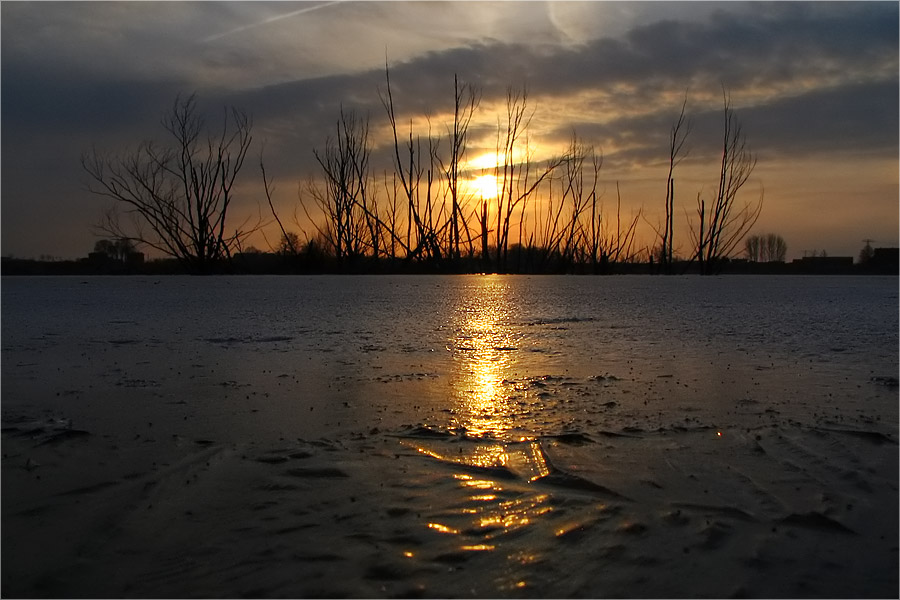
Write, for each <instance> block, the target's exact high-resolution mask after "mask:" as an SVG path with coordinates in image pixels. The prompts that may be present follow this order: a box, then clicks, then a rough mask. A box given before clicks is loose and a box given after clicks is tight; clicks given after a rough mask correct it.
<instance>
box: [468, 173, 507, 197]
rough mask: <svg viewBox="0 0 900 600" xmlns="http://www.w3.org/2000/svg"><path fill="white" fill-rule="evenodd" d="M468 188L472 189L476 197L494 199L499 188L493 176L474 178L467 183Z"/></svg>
mask: <svg viewBox="0 0 900 600" xmlns="http://www.w3.org/2000/svg"><path fill="white" fill-rule="evenodd" d="M469 187H471V188H472V189H473V191H474V192H475V194H476V195H477V196H480V197H481V198H484V199H485V200H487V199H489V198H496V197H497V194H499V193H500V186H498V185H497V178H496V177H494V176H493V175H482V176H480V177H476V178H475V179H473V180H472V181H471V182H470V183H469Z"/></svg>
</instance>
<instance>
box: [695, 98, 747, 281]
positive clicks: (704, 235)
mask: <svg viewBox="0 0 900 600" xmlns="http://www.w3.org/2000/svg"><path fill="white" fill-rule="evenodd" d="M722 97H723V103H724V111H723V117H724V118H723V124H722V125H723V126H722V158H721V161H720V163H719V185H718V190H717V193H716V196H715V198H713V200H712V202H711V204H710V206H709V207H708V208H709V210H708V211H707V205H706V201H705V200H704V199H703V198H701V197H700V195H699V194H698V196H697V215H698V217H699V220H698V231H697V232H694V230H693V228H692V229H691V236H692V238H693V242H694V248H695V249H696V254H695V256H696V258H697V260H699V262H700V273H701V274H704V275H707V274H710V273H715V272H716V271H717V270H718V268H719V263H720V261H721V259H723V258H726V257H728V256H729V255H731V253H732V252H733V251H734V250H735V249H736V248H737V246H738V244H740V242H741V240H742V239H743V238H744V236H745V235H747V233H748V232H749V231H750V229H751V228H752V227H753V225H754V224H755V223H756V220H757V219H758V218H759V215H760V213H761V212H762V203H763V196H762V193H760V197H759V200H758V201H756V202H748V203H745V204H744V205H742V206H739V205H738V204H737V194H738V191H739V190H740V189H741V188H742V187H743V186H744V184H745V183H747V180H748V179H749V178H750V174H751V173H753V170H754V169H755V168H756V156H755V155H754V154H753V153H752V152H751V151H750V147H749V146H748V145H747V139H746V137H745V135H744V130H743V127H742V126H741V123H740V121H739V120H738V119H737V117H736V116H735V115H734V109H732V107H731V98H730V97H729V96H728V94H727V92H726V91H725V90H723V91H722Z"/></svg>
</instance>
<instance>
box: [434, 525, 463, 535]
mask: <svg viewBox="0 0 900 600" xmlns="http://www.w3.org/2000/svg"><path fill="white" fill-rule="evenodd" d="M428 528H429V529H434V530H435V531H440V532H441V533H450V534H454V535H456V534H458V533H459V531H457V530H456V529H453V528H452V527H447V526H446V525H442V524H440V523H429V524H428Z"/></svg>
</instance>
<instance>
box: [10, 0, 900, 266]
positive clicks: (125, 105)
mask: <svg viewBox="0 0 900 600" xmlns="http://www.w3.org/2000/svg"><path fill="white" fill-rule="evenodd" d="M898 19H900V16H898V4H897V3H896V2H846V3H845V2H750V3H743V2H599V1H597V2H558V1H550V2H455V1H454V2H379V1H363V2H96V3H95V2H10V1H4V2H2V4H0V65H2V74H0V104H2V124H0V139H2V155H0V160H2V178H0V208H2V220H0V230H2V231H0V250H2V254H3V255H4V256H10V255H12V256H17V257H26V258H27V257H38V256H41V255H49V256H54V257H59V258H77V257H80V256H84V255H86V254H87V253H88V252H89V251H91V249H92V248H93V245H94V243H95V241H96V240H97V239H99V238H98V237H97V235H98V232H97V230H96V227H95V226H96V224H97V223H98V222H99V221H100V219H101V216H102V214H103V212H104V210H105V209H106V207H108V201H107V200H105V199H103V198H100V197H98V196H95V195H92V194H91V193H90V192H88V191H87V190H86V184H87V177H86V175H85V173H84V171H83V170H82V168H81V163H80V157H81V155H82V154H83V153H85V152H89V151H91V150H92V149H94V148H96V149H98V150H100V151H103V152H118V151H123V150H127V149H129V148H134V147H135V146H136V145H137V144H139V143H140V142H142V141H145V140H149V139H163V136H164V131H163V130H162V129H161V126H160V120H161V118H162V116H163V114H164V113H165V112H166V110H167V109H169V108H170V107H171V106H172V103H173V101H174V99H175V98H176V97H177V96H178V95H179V94H181V95H186V94H191V93H196V94H197V97H198V99H199V102H200V105H201V106H202V107H203V108H204V110H208V111H210V114H211V115H219V114H221V110H222V107H224V106H236V107H239V108H241V109H242V110H244V111H246V112H247V113H248V114H249V115H251V116H252V119H253V136H254V137H253V140H254V141H253V146H252V147H251V150H250V154H249V157H248V160H247V164H246V165H245V167H244V169H243V171H242V173H241V177H240V180H239V186H238V196H237V199H236V200H235V204H234V207H233V209H232V213H231V214H232V216H233V218H234V221H233V222H234V223H235V224H236V225H237V224H239V223H240V222H241V221H243V220H244V218H246V217H248V216H251V215H255V214H257V211H258V206H259V202H260V200H261V199H264V196H263V191H262V183H261V182H262V180H261V176H260V174H259V169H258V163H259V159H260V156H262V157H263V159H264V161H265V164H266V170H267V173H268V174H269V176H270V177H272V178H273V180H274V184H275V192H274V200H275V203H276V207H277V208H278V210H279V212H280V213H281V214H282V215H283V216H285V215H287V216H288V218H287V220H288V221H291V219H292V218H293V216H292V215H293V214H294V213H295V212H296V208H297V190H298V185H299V183H300V182H301V181H304V180H306V179H307V178H308V177H310V176H315V175H316V174H317V173H318V171H317V167H316V163H315V157H314V154H313V150H314V149H317V148H318V149H321V148H323V147H324V144H325V140H326V138H327V137H328V136H329V135H331V132H332V131H333V128H334V125H335V122H336V120H337V119H338V116H339V111H340V108H341V107H344V109H345V110H349V109H352V110H356V111H358V112H359V114H362V115H367V116H368V118H369V120H370V128H371V135H370V138H371V141H372V143H373V146H374V147H373V163H377V168H379V169H384V168H388V167H389V166H390V162H389V160H390V159H389V154H388V151H389V145H388V140H389V129H388V128H387V118H386V115H385V111H384V108H383V107H382V104H381V100H380V98H379V89H381V90H383V89H384V71H385V63H386V62H387V63H388V64H389V66H390V72H391V84H392V88H393V93H394V97H395V102H396V104H397V107H396V108H397V113H398V121H399V122H401V123H409V122H412V123H414V124H415V126H416V127H417V128H419V130H420V131H421V128H422V127H426V126H427V124H428V123H430V124H431V126H432V128H433V130H434V131H436V132H438V133H441V132H445V131H446V126H447V124H448V122H449V118H450V115H451V114H452V112H451V111H452V101H453V79H454V76H458V77H459V79H460V80H461V81H464V82H469V83H472V84H473V85H475V86H477V87H478V89H479V90H480V91H481V95H482V100H481V103H480V105H479V109H478V112H477V113H476V117H475V119H474V120H473V125H472V130H471V132H472V135H471V140H470V147H469V149H468V156H469V157H471V158H473V159H474V158H477V157H478V156H479V154H482V155H483V154H484V153H485V152H488V151H489V150H490V149H491V148H492V147H493V146H494V144H495V139H496V133H497V122H498V119H500V118H504V119H505V108H504V106H505V105H504V102H505V98H506V93H507V89H508V88H509V87H510V86H513V87H515V88H521V87H522V86H525V87H526V88H527V90H528V105H529V107H530V108H531V109H533V110H534V117H533V119H532V121H531V124H530V126H529V130H528V136H529V144H530V145H531V146H532V147H533V149H534V152H535V157H536V159H541V158H549V157H550V156H553V155H555V154H558V153H559V152H561V151H562V150H563V149H564V147H565V146H566V144H567V143H568V141H569V140H570V139H571V137H572V135H573V132H574V133H575V134H577V135H578V137H579V138H581V139H582V140H583V141H584V142H585V143H588V144H591V145H593V146H594V147H595V148H596V149H597V150H598V151H599V152H602V154H603V159H604V162H603V167H602V170H601V186H600V187H601V192H603V193H604V196H603V198H604V199H605V201H606V202H610V203H615V198H616V185H617V184H618V186H619V191H620V194H621V198H622V212H623V213H624V214H626V215H631V214H635V213H636V211H638V210H642V214H643V217H642V218H641V219H640V220H639V225H638V234H637V236H638V243H650V242H651V241H652V239H653V237H654V235H655V234H654V233H653V230H654V227H656V226H659V225H660V224H661V223H662V220H663V214H664V199H665V188H666V173H667V166H668V165H667V156H668V150H669V148H668V143H669V142H668V137H669V130H670V128H671V126H672V124H673V123H674V121H675V119H676V118H677V117H678V113H679V111H680V109H681V105H682V102H683V101H684V100H685V98H686V99H687V113H688V116H689V117H690V119H691V123H692V129H691V133H690V136H689V138H688V142H687V148H688V149H689V153H688V154H687V156H686V158H685V159H684V161H683V162H682V163H681V164H680V165H679V167H678V170H677V172H676V175H675V177H676V184H677V187H676V190H677V191H676V200H675V203H676V206H675V226H676V233H675V235H676V238H675V249H676V253H679V252H680V253H681V254H684V253H685V252H686V250H687V248H688V244H689V242H688V238H687V227H688V217H689V216H690V215H693V214H694V213H695V210H696V203H697V197H698V195H707V196H708V195H709V194H710V193H711V190H712V189H714V188H715V186H716V182H717V169H718V158H719V156H718V155H719V153H720V149H719V145H720V140H719V138H720V136H721V120H722V93H723V88H724V89H726V90H727V91H728V93H729V95H730V97H731V103H732V107H733V108H734V111H735V114H736V116H737V118H738V119H740V121H741V123H742V125H743V128H744V131H745V133H746V137H747V141H748V143H749V145H750V147H751V149H752V150H753V152H754V153H755V154H756V156H757V159H758V163H757V167H756V169H755V171H754V172H753V175H752V177H751V178H750V180H749V181H748V182H747V184H746V185H745V187H744V188H743V190H742V191H741V195H740V196H739V202H741V203H743V202H745V201H755V200H756V199H757V198H759V197H760V194H764V205H763V210H762V214H761V216H760V218H759V221H758V222H757V224H756V226H755V228H754V230H753V233H761V234H762V233H777V234H779V235H781V236H782V237H783V238H784V239H785V241H786V242H787V246H788V259H792V258H797V257H800V256H803V255H805V254H807V253H810V252H812V251H814V250H815V251H822V250H825V251H826V252H827V253H828V254H829V255H832V256H857V255H858V253H859V251H860V249H861V248H862V246H863V245H864V242H863V240H865V239H872V240H875V241H874V242H873V243H872V245H873V246H876V247H878V246H897V245H898V221H900V219H898V206H900V185H898V112H900V107H898V88H900V81H898V73H900V63H898ZM298 221H302V216H300V217H298ZM299 225H303V223H302V222H299V223H298V226H299ZM292 228H293V229H297V227H292ZM263 232H264V233H267V235H266V236H265V237H264V238H263V237H260V236H258V237H257V238H254V240H252V243H253V244H254V245H255V246H257V247H260V248H262V249H267V248H268V246H267V243H268V242H272V243H275V240H276V238H277V225H274V224H270V225H269V226H268V227H267V228H266V229H264V230H263Z"/></svg>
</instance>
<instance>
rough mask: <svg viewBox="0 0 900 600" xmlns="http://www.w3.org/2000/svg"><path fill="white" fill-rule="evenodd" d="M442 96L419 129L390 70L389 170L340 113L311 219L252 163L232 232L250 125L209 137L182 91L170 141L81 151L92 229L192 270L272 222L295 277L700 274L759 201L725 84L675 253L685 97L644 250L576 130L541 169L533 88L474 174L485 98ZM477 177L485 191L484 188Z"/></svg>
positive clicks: (361, 127) (717, 266)
mask: <svg viewBox="0 0 900 600" xmlns="http://www.w3.org/2000/svg"><path fill="white" fill-rule="evenodd" d="M452 89H453V96H452V98H453V103H452V107H451V109H452V110H451V112H452V116H451V117H450V122H449V123H447V124H446V127H445V129H446V131H445V132H444V133H441V134H436V133H434V131H433V130H432V128H431V126H430V125H429V126H428V127H427V130H425V131H419V130H417V129H416V128H415V127H414V126H413V124H412V121H410V123H409V125H408V126H403V125H401V123H400V120H399V118H398V116H397V114H398V110H397V106H396V105H397V101H396V100H395V98H394V93H393V88H392V85H391V79H390V70H389V69H387V68H386V69H385V87H384V88H383V89H379V90H378V95H379V98H380V100H381V104H382V106H383V108H384V115H385V118H386V120H387V125H388V126H389V129H390V134H391V139H390V142H389V146H390V147H389V154H390V156H391V159H390V162H391V164H390V165H387V166H385V165H382V166H381V167H380V168H379V167H377V166H375V165H373V164H372V156H373V144H372V141H371V140H370V119H369V117H368V116H363V115H361V114H359V113H358V112H357V111H355V110H352V109H347V110H345V109H344V108H343V107H342V108H341V109H340V111H339V114H338V116H337V119H336V122H335V125H334V130H333V133H332V134H331V135H330V136H328V137H327V139H326V140H324V144H323V146H321V147H319V148H315V149H314V150H313V153H314V156H315V159H316V161H317V164H318V167H319V172H318V173H315V174H308V175H307V177H306V179H305V180H304V181H303V183H302V184H301V185H300V186H299V192H298V198H297V205H296V208H297V210H296V211H295V214H302V215H303V217H304V218H305V220H306V222H305V223H302V224H301V223H300V222H299V220H298V219H296V218H295V219H294V223H293V225H292V224H290V223H286V222H285V219H284V218H283V217H282V215H280V214H279V212H278V211H277V210H276V208H275V203H274V201H273V198H272V192H273V190H272V180H271V179H270V178H269V177H268V175H267V173H266V169H265V163H264V161H263V160H262V158H261V159H260V164H259V169H260V174H261V179H262V188H263V193H264V194H265V198H266V201H267V204H268V208H269V213H270V216H267V217H265V218H264V217H263V216H262V215H259V216H258V218H257V219H256V220H255V221H254V220H253V219H248V220H245V221H244V222H243V223H241V224H240V225H238V226H237V227H235V226H234V225H233V224H232V222H231V215H230V213H231V212H232V211H233V208H232V204H233V201H234V185H235V181H236V179H237V177H238V175H239V173H241V171H242V170H243V167H244V165H245V159H246V156H247V153H248V150H249V148H250V145H251V142H252V119H251V118H250V117H249V115H247V114H246V113H244V112H242V111H240V110H238V109H235V108H229V109H226V112H225V115H224V119H222V121H221V123H222V125H221V126H220V128H219V129H218V130H217V131H214V130H213V129H211V128H209V127H207V125H206V122H205V120H204V118H203V116H202V115H201V114H200V113H199V111H198V108H197V102H196V98H195V97H194V96H190V97H187V98H177V99H176V101H175V102H174V104H173V106H172V107H171V110H170V111H169V112H168V113H167V115H166V116H165V117H164V119H163V122H162V125H163V128H164V130H165V131H166V132H167V134H168V136H167V140H166V141H164V142H162V143H154V142H147V143H144V144H141V145H140V146H138V147H137V148H136V149H135V150H133V151H130V152H125V153H123V154H118V155H103V154H100V153H98V152H97V151H93V152H91V153H89V154H85V155H84V156H83V157H82V166H83V168H84V170H85V171H86V172H87V174H88V175H89V178H90V180H91V184H90V188H89V189H90V190H91V191H93V192H94V193H97V194H99V195H102V196H104V197H107V198H109V199H110V200H111V203H110V207H109V209H108V210H107V211H106V212H105V213H104V215H103V218H102V221H101V223H100V224H99V226H98V227H99V229H100V230H101V231H102V232H103V233H104V234H105V235H107V236H111V237H112V238H113V239H116V240H125V241H127V242H128V243H130V244H136V245H138V246H146V247H149V248H152V249H155V250H156V251H157V252H159V253H162V254H163V255H165V256H169V257H172V258H173V259H175V260H177V261H178V262H179V264H180V265H181V267H182V269H183V270H184V271H186V272H191V273H212V272H224V271H230V270H235V267H236V265H235V264H234V263H235V260H236V257H238V256H245V255H250V254H252V253H250V252H247V251H246V250H247V249H248V247H249V246H248V242H249V240H250V239H251V236H253V235H254V234H257V233H258V232H260V231H261V230H262V229H263V228H266V227H273V226H277V228H278V230H279V232H280V233H279V236H280V240H279V243H278V244H277V247H275V248H271V250H273V251H274V252H276V253H277V254H278V255H279V256H281V257H283V258H284V264H288V265H294V268H296V269H297V271H298V272H306V271H310V270H315V268H317V269H319V270H320V271H323V272H324V271H328V272H367V271H370V270H374V271H383V270H387V271H392V272H393V271H400V272H500V273H540V272H553V273H559V272H589V273H611V272H621V271H622V270H623V269H624V266H623V265H628V264H632V263H642V264H643V263H646V264H648V265H650V266H651V268H652V269H654V270H656V271H659V272H666V273H672V272H683V271H684V270H685V269H684V264H685V263H686V264H689V265H693V264H694V263H696V265H697V266H696V269H697V270H699V272H701V273H704V274H705V273H713V272H718V271H719V270H721V267H722V265H723V263H724V260H725V259H727V258H728V257H730V256H731V255H732V254H733V253H734V252H735V251H736V250H737V249H738V248H739V244H740V242H741V240H742V239H743V238H744V236H745V235H746V234H747V232H748V231H749V230H750V228H751V227H752V226H753V224H754V223H755V221H756V219H757V218H758V216H759V213H760V211H761V208H762V197H761V196H760V198H759V200H758V201H756V202H750V203H745V204H739V203H738V202H737V200H736V198H737V193H738V190H740V188H741V187H742V186H743V185H744V184H745V183H746V181H747V179H748V178H749V176H750V174H751V173H752V171H753V169H754V167H755V164H756V159H755V156H754V155H753V154H752V153H751V152H750V150H749V148H748V146H747V144H746V140H745V136H744V133H743V130H742V128H741V126H740V123H739V122H738V120H737V119H736V117H735V115H734V112H733V110H732V107H731V102H730V99H729V97H728V95H727V93H725V91H724V90H723V130H722V156H721V161H720V164H719V172H718V188H717V190H716V191H715V195H711V196H710V197H709V198H704V197H701V195H700V194H698V195H697V198H696V213H695V214H694V215H693V216H690V215H688V220H689V231H690V236H689V239H688V240H687V241H686V243H684V244H683V245H684V246H686V247H687V248H686V250H684V252H683V253H684V257H683V258H681V259H679V257H678V256H676V253H675V248H676V247H678V246H676V245H675V244H674V243H673V238H674V229H675V228H674V212H675V202H674V199H675V184H674V182H675V178H674V173H675V169H676V167H677V165H678V164H679V163H680V162H681V160H682V159H683V158H684V156H685V155H686V145H685V144H686V140H687V139H688V136H689V134H690V120H689V119H688V118H687V116H686V105H687V99H685V102H684V103H683V104H682V107H681V113H680V115H679V117H678V118H677V120H676V121H675V124H674V125H673V128H672V134H671V138H670V148H669V150H670V152H669V158H670V160H669V172H668V178H667V182H666V194H665V204H664V206H665V215H666V216H665V225H664V226H662V227H659V228H656V227H655V226H653V225H652V224H651V227H653V228H654V230H655V231H656V238H655V239H654V240H652V241H651V242H650V243H647V244H644V245H639V244H638V242H637V241H636V238H635V234H636V230H637V225H638V223H639V221H640V219H641V218H642V216H643V214H642V211H637V212H636V213H630V214H628V215H623V214H622V199H621V193H620V190H619V186H618V184H617V185H616V198H615V206H614V207H607V206H606V205H605V203H604V201H603V199H602V198H601V193H600V191H599V190H598V186H599V181H600V173H601V169H602V167H603V156H602V152H600V151H599V150H598V149H596V148H595V147H594V146H593V145H591V144H588V143H586V142H584V141H583V140H582V139H580V138H579V137H578V136H577V134H574V133H573V136H572V139H571V142H570V143H569V145H568V147H567V148H566V149H565V150H564V151H563V152H562V153H561V154H559V155H557V156H553V157H550V158H545V159H542V160H537V159H536V158H535V148H534V147H533V146H532V145H531V144H530V139H529V133H528V130H529V126H530V123H531V120H532V118H533V116H534V109H533V108H531V107H530V105H529V99H528V93H527V90H526V89H524V88H523V89H515V88H512V87H510V88H509V89H508V90H507V94H506V99H505V100H506V101H505V110H504V114H501V115H498V118H497V122H498V125H497V129H496V143H495V147H494V156H495V157H496V160H492V161H490V164H483V165H480V166H473V165H472V164H471V163H470V161H469V160H468V150H469V147H470V142H471V139H470V128H471V125H472V123H473V119H474V117H475V115H476V113H477V111H478V110H479V107H480V104H481V93H480V91H479V89H478V88H477V87H476V86H474V85H472V84H470V83H463V82H460V81H459V79H458V78H457V77H454V79H453V88H452ZM476 175H479V176H480V177H481V178H482V179H481V181H482V183H483V184H484V187H482V188H481V189H480V191H479V190H478V188H477V187H476V185H475V181H476ZM685 214H686V215H687V211H685ZM644 220H645V221H647V222H648V223H649V221H648V220H647V219H646V218H645V219H644Z"/></svg>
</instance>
